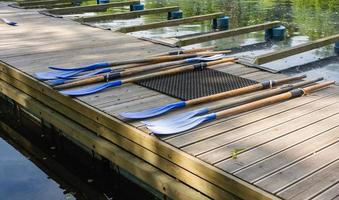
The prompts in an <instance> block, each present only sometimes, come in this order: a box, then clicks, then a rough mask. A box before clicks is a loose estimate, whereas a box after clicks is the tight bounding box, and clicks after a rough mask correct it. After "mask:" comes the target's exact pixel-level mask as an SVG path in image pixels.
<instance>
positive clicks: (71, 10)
mask: <svg viewBox="0 0 339 200" xmlns="http://www.w3.org/2000/svg"><path fill="white" fill-rule="evenodd" d="M139 2H140V1H139V0H137V1H121V2H113V3H107V4H100V5H88V6H76V7H68V8H55V9H49V10H44V11H43V12H46V13H51V14H56V15H67V14H81V13H85V12H104V11H106V10H107V9H109V8H114V7H121V6H129V5H131V4H136V3H139Z"/></svg>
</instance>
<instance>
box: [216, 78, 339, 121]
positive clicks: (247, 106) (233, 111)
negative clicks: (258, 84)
mask: <svg viewBox="0 0 339 200" xmlns="http://www.w3.org/2000/svg"><path fill="white" fill-rule="evenodd" d="M334 83H335V81H327V82H323V83H319V84H316V85H312V86H309V87H306V88H303V89H302V88H299V89H294V90H292V91H290V92H286V93H283V94H279V95H276V96H273V97H268V98H265V99H262V100H258V101H254V102H252V103H248V104H245V105H241V106H238V107H234V108H230V109H227V110H223V111H220V112H217V113H216V117H217V118H222V117H227V116H232V115H235V114H239V113H243V112H246V111H249V110H253V109H257V108H260V107H264V106H267V105H271V104H274V103H278V102H281V101H284V100H287V99H290V98H296V97H300V96H303V95H305V94H308V93H311V92H314V91H316V90H319V89H323V88H325V87H327V86H329V85H332V84H334Z"/></svg>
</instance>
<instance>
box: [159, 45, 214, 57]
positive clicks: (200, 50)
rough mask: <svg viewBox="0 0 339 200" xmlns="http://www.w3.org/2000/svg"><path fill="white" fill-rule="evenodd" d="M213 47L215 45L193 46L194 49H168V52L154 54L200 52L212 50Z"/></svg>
mask: <svg viewBox="0 0 339 200" xmlns="http://www.w3.org/2000/svg"><path fill="white" fill-rule="evenodd" d="M213 49H215V46H210V47H202V48H195V49H187V50H178V51H169V52H165V53H160V54H156V55H155V56H165V55H179V54H187V53H196V52H202V51H210V50H213Z"/></svg>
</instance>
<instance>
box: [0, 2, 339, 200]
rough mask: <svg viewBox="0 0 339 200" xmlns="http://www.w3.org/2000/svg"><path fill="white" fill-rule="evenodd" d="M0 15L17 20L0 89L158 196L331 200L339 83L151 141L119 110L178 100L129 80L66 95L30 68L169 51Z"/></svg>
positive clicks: (74, 26)
mask: <svg viewBox="0 0 339 200" xmlns="http://www.w3.org/2000/svg"><path fill="white" fill-rule="evenodd" d="M0 15H1V16H2V17H6V18H9V19H11V20H13V21H16V22H18V24H19V25H18V26H15V27H12V26H6V25H3V24H1V25H0V30H1V31H0V37H1V38H6V39H2V40H0V60H1V61H0V79H1V80H0V92H1V93H3V94H4V95H6V96H8V97H10V98H11V99H13V100H14V101H16V102H17V103H18V104H19V105H20V106H21V107H23V108H24V109H26V110H27V111H29V112H30V113H32V114H33V115H35V116H37V117H38V118H41V119H43V120H44V121H46V122H48V123H50V124H52V125H53V126H54V127H56V128H57V129H59V130H60V131H61V132H62V133H63V134H64V135H66V136H67V137H68V138H70V139H72V140H74V141H76V142H77V143H80V144H81V145H83V146H85V147H86V148H88V149H90V150H92V151H94V152H96V153H98V154H99V155H101V156H103V157H105V158H107V159H109V160H110V161H112V162H113V163H115V164H117V165H118V166H120V167H121V168H123V169H125V170H126V171H128V172H129V173H130V174H132V175H134V176H135V177H137V178H138V179H140V180H141V181H142V182H144V183H145V184H147V185H149V186H150V187H152V188H154V189H156V190H158V191H159V192H161V193H163V194H164V195H165V196H168V197H170V198H173V199H238V198H241V199H250V200H256V199H257V200H259V199H291V200H292V199H294V200H296V199H300V200H304V199H319V200H320V199H321V200H327V199H328V200H330V199H335V198H338V195H339V190H338V188H339V167H338V165H339V154H338V150H339V143H338V141H339V134H338V132H339V124H338V120H339V106H338V105H339V87H337V86H333V87H330V88H328V89H326V90H322V91H318V92H316V93H314V94H311V95H307V96H304V97H302V98H297V99H293V100H289V101H286V102H282V103H279V104H275V105H272V106H268V107H264V108H261V109H256V110H253V111H250V112H247V113H244V114H240V115H237V116H233V117H230V118H226V119H220V120H217V121H214V122H212V123H207V124H204V125H203V126H200V127H198V128H195V129H193V130H191V131H187V132H184V133H180V134H177V135H172V136H167V137H162V138H159V137H156V136H154V135H151V134H149V132H148V130H147V129H146V128H145V127H144V126H143V125H142V124H141V123H140V122H139V121H126V120H124V119H122V118H120V116H119V115H118V113H119V112H120V111H136V110H140V109H145V108H151V107H154V106H157V105H158V106H160V105H163V104H165V103H170V102H175V101H177V99H175V98H172V97H169V96H167V95H164V94H161V93H159V92H156V91H153V90H149V89H147V88H144V87H141V86H138V85H135V84H127V85H124V86H121V87H117V88H114V89H108V90H105V91H104V92H100V93H97V94H93V95H88V96H84V97H79V98H70V97H67V96H63V95H61V94H60V93H58V92H57V91H55V90H54V89H52V88H51V87H49V86H48V85H46V84H44V83H43V82H40V81H38V80H36V79H35V78H34V77H33V76H32V74H33V73H34V72H39V71H46V70H47V67H48V66H59V67H74V66H81V65H86V64H91V63H95V62H99V61H107V60H115V59H128V58H133V57H137V56H147V55H151V54H157V53H161V52H166V51H169V50H171V49H170V48H169V47H165V46H162V45H157V44H153V43H150V42H147V41H143V40H139V39H137V38H134V37H132V36H128V35H126V34H122V33H119V32H112V31H106V30H101V29H96V28H92V27H88V26H83V25H81V24H79V23H77V22H74V21H71V20H64V19H60V18H52V17H49V16H45V15H41V14H39V13H38V12H37V11H35V10H21V9H16V8H11V7H8V6H7V4H6V3H0ZM216 69H217V70H220V71H223V72H227V73H231V74H234V75H238V76H241V77H245V78H249V79H252V80H256V81H262V80H267V79H278V78H282V77H285V75H282V74H273V73H269V72H265V71H261V70H259V69H256V68H251V67H247V66H244V65H241V64H222V65H220V66H219V67H218V68H216ZM235 98H239V97H235ZM235 98H234V99H235ZM215 103H218V102H214V103H213V104H215ZM187 110H189V109H183V110H181V111H176V112H174V114H175V113H180V112H182V111H187ZM235 150H238V151H239V153H238V155H237V156H236V157H237V158H234V156H232V152H234V151H235Z"/></svg>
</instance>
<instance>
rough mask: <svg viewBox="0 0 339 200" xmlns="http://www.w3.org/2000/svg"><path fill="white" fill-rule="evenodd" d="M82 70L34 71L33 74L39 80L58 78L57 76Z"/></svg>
mask: <svg viewBox="0 0 339 200" xmlns="http://www.w3.org/2000/svg"><path fill="white" fill-rule="evenodd" d="M81 72H82V71H58V72H36V73H34V76H35V77H36V78H37V79H39V80H52V79H58V76H74V75H75V74H78V73H81Z"/></svg>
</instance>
